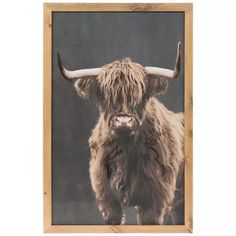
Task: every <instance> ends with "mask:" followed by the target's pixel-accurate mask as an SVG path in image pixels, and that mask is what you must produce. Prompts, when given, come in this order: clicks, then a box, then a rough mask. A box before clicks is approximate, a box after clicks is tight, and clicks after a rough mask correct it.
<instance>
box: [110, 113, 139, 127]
mask: <svg viewBox="0 0 236 236" xmlns="http://www.w3.org/2000/svg"><path fill="white" fill-rule="evenodd" d="M134 124H135V120H134V118H133V117H130V116H115V117H114V118H113V125H114V128H115V129H120V130H122V129H124V130H125V129H128V130H129V129H132V128H133V127H134Z"/></svg>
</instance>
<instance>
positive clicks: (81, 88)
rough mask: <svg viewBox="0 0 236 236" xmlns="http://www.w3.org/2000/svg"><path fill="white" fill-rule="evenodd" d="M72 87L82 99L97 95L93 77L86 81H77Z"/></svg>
mask: <svg viewBox="0 0 236 236" xmlns="http://www.w3.org/2000/svg"><path fill="white" fill-rule="evenodd" d="M74 87H75V89H76V91H77V93H78V95H80V96H81V97H83V98H90V97H92V96H93V95H96V93H97V87H98V86H97V80H96V78H95V77H91V78H86V79H77V80H76V82H75V84H74Z"/></svg>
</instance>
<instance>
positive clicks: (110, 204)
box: [90, 157, 124, 224]
mask: <svg viewBox="0 0 236 236" xmlns="http://www.w3.org/2000/svg"><path fill="white" fill-rule="evenodd" d="M90 178H91V184H92V188H93V191H94V193H95V195H96V200H97V202H98V208H99V210H100V212H101V214H102V216H103V218H104V220H105V222H106V224H122V223H124V216H123V212H122V208H121V204H120V201H119V199H118V197H117V196H116V195H115V194H114V193H113V192H112V190H111V188H110V183H109V178H108V175H107V170H106V167H105V166H104V164H103V162H102V159H100V158H99V157H96V158H92V159H91V161H90Z"/></svg>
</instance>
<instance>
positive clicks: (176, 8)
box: [43, 3, 193, 233]
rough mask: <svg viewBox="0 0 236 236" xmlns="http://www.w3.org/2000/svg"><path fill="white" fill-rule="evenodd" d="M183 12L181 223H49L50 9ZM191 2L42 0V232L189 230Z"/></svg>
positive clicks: (190, 178)
mask: <svg viewBox="0 0 236 236" xmlns="http://www.w3.org/2000/svg"><path fill="white" fill-rule="evenodd" d="M54 11H74V12H83V11H90V12H97V11H101V12H107V11H110V12H112V11H114V12H117V11H124V12H133V11H137V12H146V11H153V12H162V11H165V12H172V11H173V12H184V14H185V37H184V38H185V42H184V45H185V48H184V51H185V58H184V64H185V71H184V85H185V93H184V111H185V225H109V226H108V225H52V198H51V196H52V192H51V191H52V190H51V189H52V182H51V177H52V176H51V175H52V173H51V165H52V162H51V137H52V133H51V115H52V107H51V100H52V86H51V82H52V78H51V72H52V71H51V64H52V55H51V49H52V38H51V32H52V12H54ZM192 40H193V35H192V4H191V3H178V4H177V3H168V4H164V3H163V4H162V3H160V4H136V3H127V4H116V3H106V4H98V3H91V4H84V3H60V4H58V3H55V4H54V3H45V4H44V101H43V104H44V109H43V121H44V127H43V128H44V137H43V139H44V140H43V159H44V160H43V163H44V164H43V198H44V232H45V233H66V232H68V233H75V232H106V233H109V232H110V233H114V232H117V233H123V232H124V233H127V232H134V233H135V232H150V233H151V232H166V233H167V232H168V233H173V232H176V233H177V232H178V233H180V232H192V228H193V219H192V163H193V161H192V139H193V129H192V106H193V98H192V73H193V71H192V63H193V62H192V57H193V55H192Z"/></svg>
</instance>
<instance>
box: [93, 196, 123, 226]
mask: <svg viewBox="0 0 236 236" xmlns="http://www.w3.org/2000/svg"><path fill="white" fill-rule="evenodd" d="M97 201H98V208H99V210H100V212H101V214H102V216H103V219H104V220H105V222H106V224H108V225H119V224H124V223H125V216H124V215H123V211H122V208H121V206H120V202H119V201H118V200H117V199H116V198H114V196H112V195H108V196H107V197H106V198H104V199H102V200H101V199H100V200H97Z"/></svg>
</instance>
